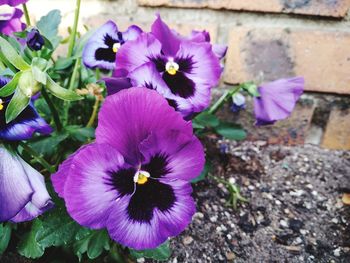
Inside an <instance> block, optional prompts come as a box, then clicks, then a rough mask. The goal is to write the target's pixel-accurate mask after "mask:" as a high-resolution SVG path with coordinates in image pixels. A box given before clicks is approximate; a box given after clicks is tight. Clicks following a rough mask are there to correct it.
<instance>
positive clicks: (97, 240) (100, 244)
mask: <svg viewBox="0 0 350 263" xmlns="http://www.w3.org/2000/svg"><path fill="white" fill-rule="evenodd" d="M109 242H110V239H109V236H108V233H107V231H106V230H103V231H97V232H94V234H93V235H92V237H91V238H90V241H89V244H88V249H87V255H88V257H89V258H90V259H95V258H97V257H99V256H100V255H101V254H102V253H103V251H104V250H107V251H108V250H109V249H110V245H109Z"/></svg>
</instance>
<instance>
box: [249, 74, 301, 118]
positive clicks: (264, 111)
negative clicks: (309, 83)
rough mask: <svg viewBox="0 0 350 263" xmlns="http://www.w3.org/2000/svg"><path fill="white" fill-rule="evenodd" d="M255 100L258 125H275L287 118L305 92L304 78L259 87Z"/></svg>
mask: <svg viewBox="0 0 350 263" xmlns="http://www.w3.org/2000/svg"><path fill="white" fill-rule="evenodd" d="M258 91H259V93H260V96H259V97H255V98H254V113H255V117H256V125H268V124H273V123H274V122H275V121H278V120H282V119H285V118H287V117H288V116H289V115H290V114H291V112H292V111H293V109H294V107H295V104H296V102H297V101H298V99H299V98H300V96H301V94H302V93H303V91H304V78H302V77H296V78H290V79H279V80H276V81H273V82H270V83H267V84H263V85H261V86H259V87H258Z"/></svg>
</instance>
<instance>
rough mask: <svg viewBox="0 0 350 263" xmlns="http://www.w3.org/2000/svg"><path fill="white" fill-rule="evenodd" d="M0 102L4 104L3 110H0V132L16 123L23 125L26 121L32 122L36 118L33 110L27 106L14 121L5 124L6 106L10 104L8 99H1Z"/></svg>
mask: <svg viewBox="0 0 350 263" xmlns="http://www.w3.org/2000/svg"><path fill="white" fill-rule="evenodd" d="M2 100H3V102H4V103H3V106H4V108H3V109H2V110H0V130H4V129H6V128H9V127H11V126H12V125H14V124H16V123H23V122H26V121H30V120H34V119H36V118H37V117H38V115H37V113H36V112H35V110H34V108H33V107H31V106H28V107H26V108H25V109H24V110H23V111H22V112H21V113H20V114H19V115H18V117H17V118H16V119H14V120H13V121H11V122H10V123H7V124H6V119H5V112H6V109H7V106H8V104H9V102H10V98H9V97H8V98H5V99H4V98H2Z"/></svg>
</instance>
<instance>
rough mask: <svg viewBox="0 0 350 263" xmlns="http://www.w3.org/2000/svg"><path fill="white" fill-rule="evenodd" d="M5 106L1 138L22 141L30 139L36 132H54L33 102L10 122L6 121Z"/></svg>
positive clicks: (0, 128)
mask: <svg viewBox="0 0 350 263" xmlns="http://www.w3.org/2000/svg"><path fill="white" fill-rule="evenodd" d="M5 108H6V106H5ZM5 108H4V109H3V110H1V111H0V139H3V140H8V141H20V140H27V139H30V138H31V137H32V136H33V134H34V133H35V132H39V133H41V134H50V133H51V132H52V128H51V126H50V125H48V124H47V123H46V121H45V120H44V119H43V118H41V117H40V116H39V114H38V113H37V112H36V110H35V108H34V106H33V104H32V103H31V104H30V105H29V106H28V107H27V108H25V109H24V111H23V112H22V113H21V114H19V115H18V117H17V118H16V119H14V120H13V121H11V122H10V123H8V124H6V122H5Z"/></svg>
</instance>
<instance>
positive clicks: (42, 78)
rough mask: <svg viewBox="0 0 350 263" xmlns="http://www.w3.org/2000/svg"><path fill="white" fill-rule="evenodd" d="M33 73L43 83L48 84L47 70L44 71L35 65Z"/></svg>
mask: <svg viewBox="0 0 350 263" xmlns="http://www.w3.org/2000/svg"><path fill="white" fill-rule="evenodd" d="M32 74H33V78H34V79H35V80H36V81H37V82H39V83H41V84H43V85H46V81H47V74H46V73H45V72H42V71H41V70H40V69H39V68H38V67H36V66H33V67H32Z"/></svg>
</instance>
